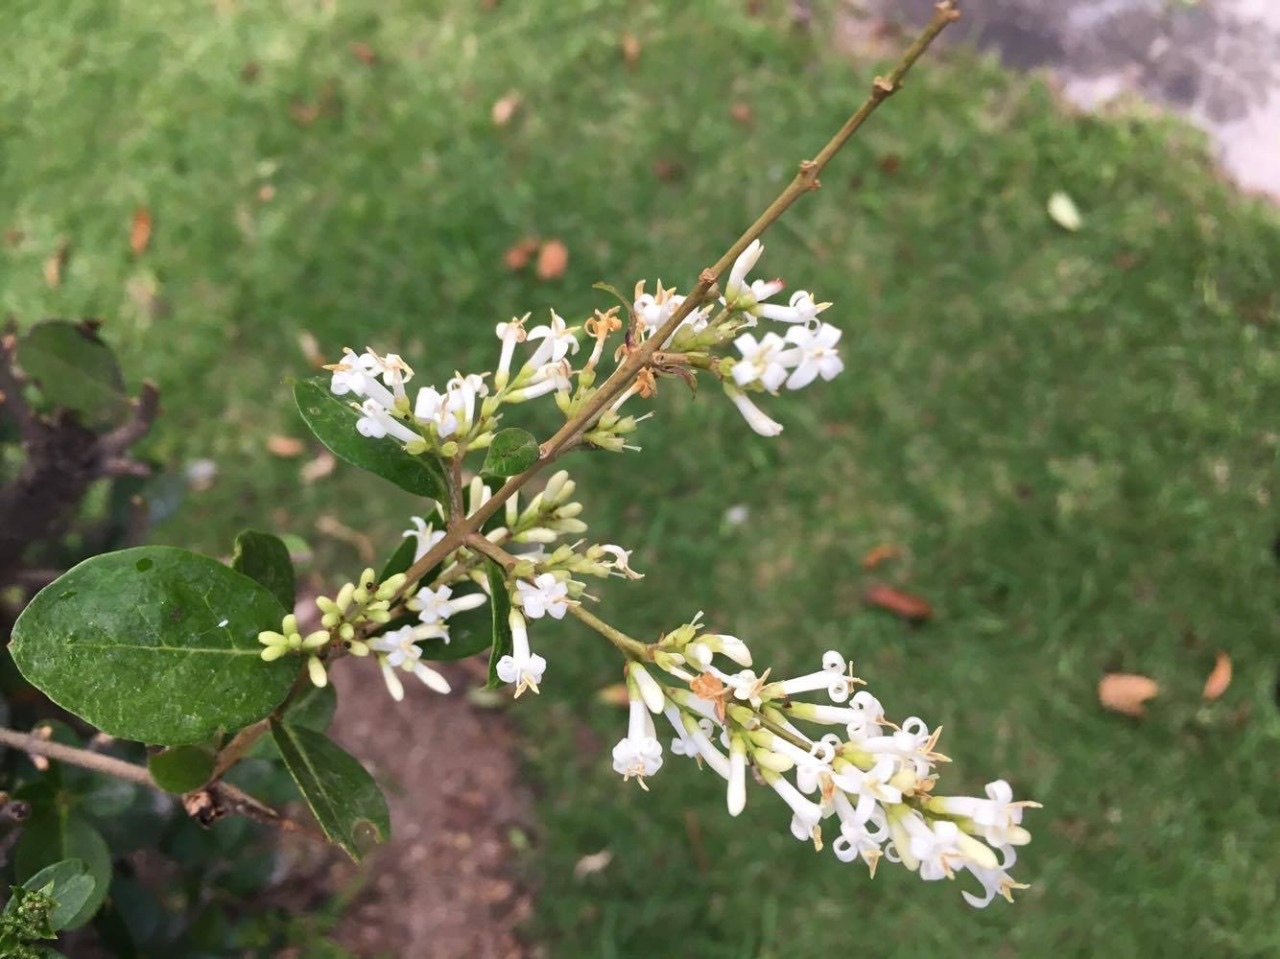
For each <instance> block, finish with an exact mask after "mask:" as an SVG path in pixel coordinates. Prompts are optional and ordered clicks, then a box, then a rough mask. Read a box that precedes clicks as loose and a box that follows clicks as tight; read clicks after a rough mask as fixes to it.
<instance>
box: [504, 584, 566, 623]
mask: <svg viewBox="0 0 1280 959" xmlns="http://www.w3.org/2000/svg"><path fill="white" fill-rule="evenodd" d="M516 591H517V595H516V597H515V600H516V603H517V605H519V606H520V607H521V608H522V609H523V610H524V614H525V615H526V616H528V617H529V618H531V619H541V618H542V617H543V616H551V617H552V618H553V619H563V618H564V614H565V612H566V611H567V610H568V608H569V604H568V595H569V586H568V584H566V583H562V582H560V581H559V580H558V579H556V577H555V574H554V573H540V574H539V575H538V576H536V577H535V578H534V580H533V582H532V583H526V582H525V581H524V580H520V581H519V582H517V583H516Z"/></svg>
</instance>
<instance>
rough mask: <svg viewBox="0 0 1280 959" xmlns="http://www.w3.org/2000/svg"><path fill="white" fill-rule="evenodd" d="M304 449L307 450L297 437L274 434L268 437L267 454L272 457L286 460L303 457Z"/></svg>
mask: <svg viewBox="0 0 1280 959" xmlns="http://www.w3.org/2000/svg"><path fill="white" fill-rule="evenodd" d="M304 449H306V446H305V445H304V444H303V442H302V440H300V439H298V438H297V437H296V436H282V435H280V434H279V433H273V434H272V435H271V436H268V437H267V452H268V453H270V454H271V455H272V456H282V457H285V458H290V457H294V456H301V455H302V451H303V450H304Z"/></svg>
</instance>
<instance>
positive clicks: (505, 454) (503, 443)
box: [480, 426, 538, 478]
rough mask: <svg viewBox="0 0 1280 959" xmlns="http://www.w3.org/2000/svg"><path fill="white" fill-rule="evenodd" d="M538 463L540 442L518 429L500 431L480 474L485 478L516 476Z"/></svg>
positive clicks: (490, 447)
mask: <svg viewBox="0 0 1280 959" xmlns="http://www.w3.org/2000/svg"><path fill="white" fill-rule="evenodd" d="M536 462H538V441H537V439H535V438H534V435H533V434H532V433H530V432H529V431H528V430H522V429H519V428H518V427H514V426H513V427H511V428H510V429H505V430H500V431H499V432H498V434H497V435H496V436H494V438H493V442H492V443H490V444H489V451H488V452H487V453H486V454H485V457H484V465H483V466H482V467H480V472H481V473H483V474H484V475H485V476H501V477H504V478H505V477H507V476H516V475H517V474H519V473H523V472H524V471H525V470H527V469H528V468H529V467H530V466H532V465H533V464H534V463H536Z"/></svg>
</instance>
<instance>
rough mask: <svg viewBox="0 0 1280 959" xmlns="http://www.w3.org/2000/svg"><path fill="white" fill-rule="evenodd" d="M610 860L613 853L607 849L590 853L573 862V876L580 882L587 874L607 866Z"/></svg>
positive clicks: (599, 870) (600, 870) (611, 860)
mask: <svg viewBox="0 0 1280 959" xmlns="http://www.w3.org/2000/svg"><path fill="white" fill-rule="evenodd" d="M611 862H613V853H611V852H610V851H609V850H608V849H601V850H600V851H599V852H593V853H590V854H589V855H586V856H583V857H582V858H581V859H579V860H578V861H577V862H576V863H574V864H573V878H574V879H576V880H578V882H582V880H584V879H586V878H587V877H588V876H590V875H592V874H594V873H597V872H602V871H603V870H604V869H606V868H608V865H609V863H611Z"/></svg>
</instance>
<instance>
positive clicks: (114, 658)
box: [9, 546, 298, 746]
mask: <svg viewBox="0 0 1280 959" xmlns="http://www.w3.org/2000/svg"><path fill="white" fill-rule="evenodd" d="M283 618H284V609H283V608H282V607H281V605H280V603H279V601H278V600H277V599H276V598H275V597H274V596H272V595H271V593H269V592H268V591H267V590H266V589H264V588H263V587H262V586H259V585H258V584H257V583H255V582H254V581H253V580H251V579H249V578H248V577H245V576H241V575H240V574H239V573H237V572H235V571H233V570H230V569H228V568H227V567H226V566H223V565H222V564H221V563H218V562H216V561H215V560H212V559H210V558H208V557H207V556H201V555H199V554H197V553H191V552H188V551H186V550H182V549H175V548H174V547H171V546H143V547H139V548H136V549H126V550H121V551H120V552H117V553H105V554H103V555H101V556H95V557H93V558H92V559H88V560H85V561H84V562H83V563H81V564H80V565H79V566H76V567H75V568H74V569H72V570H71V571H70V572H68V573H66V574H64V575H63V576H62V577H60V578H59V579H58V580H56V581H55V582H53V583H51V584H50V585H49V586H47V587H45V588H44V589H43V590H41V591H40V593H38V594H37V595H36V597H35V599H33V600H32V601H31V603H30V604H29V605H28V606H27V608H26V609H25V610H24V611H23V613H22V615H21V616H19V617H18V622H17V624H16V625H15V626H14V628H13V642H12V643H11V645H10V647H9V649H10V652H11V653H12V654H13V659H14V662H15V663H16V664H17V666H18V668H19V669H20V670H21V671H22V674H23V675H24V676H26V678H27V680H28V681H29V682H31V683H32V684H33V685H35V686H36V687H38V688H39V689H40V690H41V691H43V692H44V693H45V694H46V695H47V696H48V697H49V698H50V699H52V700H53V701H54V702H56V703H57V704H58V705H60V706H62V707H63V708H64V709H67V710H70V711H71V712H73V713H75V714H76V715H77V716H80V717H81V718H82V719H85V720H87V721H88V722H90V723H92V724H93V725H95V726H97V727H98V728H99V729H101V730H102V731H103V732H106V733H108V734H110V735H112V736H119V737H120V738H122V739H135V740H138V741H140V742H144V743H158V744H160V745H164V746H175V745H180V744H183V743H197V742H202V741H203V740H206V739H209V738H210V737H212V736H213V735H214V734H215V733H217V732H220V731H223V730H230V729H239V728H240V727H242V726H247V725H249V724H250V723H253V722H256V721H257V720H259V719H262V718H263V717H264V716H266V715H267V714H268V713H269V712H271V710H272V709H274V708H275V707H276V705H277V704H278V703H279V702H280V701H281V700H282V699H284V697H285V695H286V693H288V691H289V688H290V687H291V686H292V685H293V679H294V676H295V675H296V674H297V668H298V667H297V661H296V660H295V659H294V658H293V657H284V658H283V659H279V660H277V661H275V662H273V663H264V662H263V661H262V659H261V658H260V656H259V652H260V651H261V649H262V647H261V646H260V645H259V643H258V633H259V632H261V631H262V630H264V629H279V628H280V621H281V620H282V619H283Z"/></svg>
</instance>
